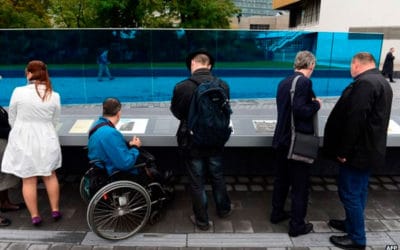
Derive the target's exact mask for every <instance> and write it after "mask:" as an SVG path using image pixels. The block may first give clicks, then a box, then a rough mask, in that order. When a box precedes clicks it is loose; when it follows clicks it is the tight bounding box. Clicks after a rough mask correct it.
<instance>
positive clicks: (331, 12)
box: [272, 0, 400, 70]
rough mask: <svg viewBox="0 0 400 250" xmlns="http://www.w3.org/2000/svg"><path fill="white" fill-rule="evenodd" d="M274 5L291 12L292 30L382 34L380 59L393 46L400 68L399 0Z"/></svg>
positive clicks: (304, 0) (295, 0)
mask: <svg viewBox="0 0 400 250" xmlns="http://www.w3.org/2000/svg"><path fill="white" fill-rule="evenodd" d="M272 8H273V9H275V10H286V11H290V14H289V28H290V29H300V30H311V31H333V32H372V33H383V34H384V41H383V45H382V51H381V57H380V62H381V64H382V63H383V60H384V59H385V55H386V53H387V52H388V51H389V49H390V48H391V47H394V48H396V52H395V57H396V58H398V59H396V60H395V61H394V62H395V69H396V70H400V54H399V52H400V25H399V21H398V16H397V15H398V10H399V9H400V1H399V0H384V1H365V0H351V1H349V0H273V2H272ZM396 55H397V56H396Z"/></svg>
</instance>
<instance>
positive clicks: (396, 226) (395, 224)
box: [381, 220, 400, 231]
mask: <svg viewBox="0 0 400 250" xmlns="http://www.w3.org/2000/svg"><path fill="white" fill-rule="evenodd" d="M381 222H382V223H383V224H384V225H385V226H386V227H387V228H388V229H389V230H390V231H400V222H399V221H397V220H381Z"/></svg>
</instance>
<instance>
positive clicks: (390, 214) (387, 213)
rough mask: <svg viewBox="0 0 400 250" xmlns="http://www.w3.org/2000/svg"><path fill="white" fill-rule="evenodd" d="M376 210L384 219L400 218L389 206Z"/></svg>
mask: <svg viewBox="0 0 400 250" xmlns="http://www.w3.org/2000/svg"><path fill="white" fill-rule="evenodd" d="M376 211H377V212H378V213H379V214H381V215H382V216H383V218H384V219H400V216H399V215H398V214H397V213H396V212H394V211H393V209H391V208H381V209H376Z"/></svg>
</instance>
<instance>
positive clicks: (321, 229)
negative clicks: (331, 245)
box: [310, 221, 332, 233]
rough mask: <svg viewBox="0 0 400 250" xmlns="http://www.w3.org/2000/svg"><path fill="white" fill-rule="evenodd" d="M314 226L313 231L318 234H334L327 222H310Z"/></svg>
mask: <svg viewBox="0 0 400 250" xmlns="http://www.w3.org/2000/svg"><path fill="white" fill-rule="evenodd" d="M310 223H312V224H313V225H314V228H313V231H314V232H316V233H326V232H332V230H331V228H330V227H329V226H328V224H327V223H326V221H310Z"/></svg>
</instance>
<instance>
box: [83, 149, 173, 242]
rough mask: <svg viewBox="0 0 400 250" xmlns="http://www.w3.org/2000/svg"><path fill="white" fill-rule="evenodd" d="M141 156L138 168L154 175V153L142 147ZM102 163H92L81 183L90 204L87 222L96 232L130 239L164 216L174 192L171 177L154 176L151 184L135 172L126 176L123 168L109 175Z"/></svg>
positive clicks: (84, 197) (110, 237) (114, 237)
mask: <svg viewBox="0 0 400 250" xmlns="http://www.w3.org/2000/svg"><path fill="white" fill-rule="evenodd" d="M140 157H141V159H140V161H139V159H138V162H140V163H138V164H136V165H135V168H143V170H145V172H146V173H147V175H149V174H150V175H151V172H152V171H151V169H153V170H154V168H155V159H154V157H153V155H151V154H150V153H148V152H147V151H145V150H144V149H140ZM99 165H101V162H100V161H97V160H94V161H90V162H89V167H90V168H89V170H87V171H86V173H85V174H84V175H83V177H82V179H81V181H80V186H79V191H80V196H81V198H82V199H83V201H84V202H85V203H86V204H88V207H87V210H86V220H87V223H88V225H89V228H90V229H91V230H92V231H93V232H94V233H95V234H96V235H98V236H99V237H102V238H104V239H107V240H121V239H126V238H129V237H131V236H133V235H134V234H135V233H137V232H139V231H140V230H141V229H142V228H143V227H144V226H145V225H146V224H147V223H148V222H149V223H150V224H154V223H156V222H157V221H159V219H161V215H162V210H163V208H165V206H166V204H167V203H168V202H169V201H170V200H172V198H173V194H174V190H173V188H172V186H171V185H170V184H168V183H167V182H168V180H164V182H159V181H156V180H154V181H153V180H151V179H152V178H153V177H152V176H150V177H151V178H149V179H150V180H151V181H149V182H148V183H147V184H139V183H140V182H139V181H135V180H134V176H133V175H132V174H129V175H130V176H131V178H126V177H127V174H126V173H122V171H120V172H116V173H113V174H112V175H111V176H108V174H107V172H106V170H105V169H101V168H100V167H99ZM149 172H150V173H149ZM153 173H154V171H153Z"/></svg>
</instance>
